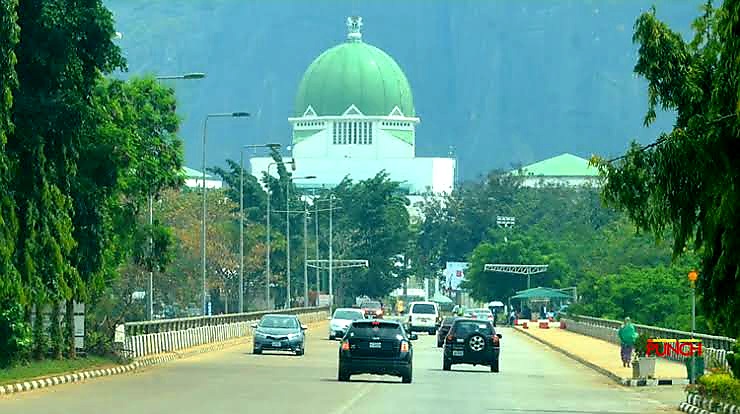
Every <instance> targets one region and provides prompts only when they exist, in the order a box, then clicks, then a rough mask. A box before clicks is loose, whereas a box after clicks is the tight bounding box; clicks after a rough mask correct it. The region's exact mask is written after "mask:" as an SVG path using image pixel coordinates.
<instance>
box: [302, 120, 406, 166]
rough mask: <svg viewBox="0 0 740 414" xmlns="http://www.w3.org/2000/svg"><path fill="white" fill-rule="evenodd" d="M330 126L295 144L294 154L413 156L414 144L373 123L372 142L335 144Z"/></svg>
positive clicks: (325, 156) (334, 156)
mask: <svg viewBox="0 0 740 414" xmlns="http://www.w3.org/2000/svg"><path fill="white" fill-rule="evenodd" d="M327 125H328V127H327V128H325V129H323V130H321V131H320V132H318V133H316V134H314V135H312V136H311V137H309V138H305V139H303V140H302V141H300V142H298V143H297V144H295V145H293V156H295V157H296V158H324V159H344V158H361V159H375V160H378V159H384V158H407V159H408V158H413V157H414V146H413V145H411V144H409V143H407V142H405V141H402V140H400V139H398V138H396V137H394V136H392V135H390V134H389V133H387V132H385V131H383V130H381V129H380V128H379V127H378V122H374V123H373V143H372V144H366V145H365V144H363V145H360V144H357V145H349V144H336V145H335V144H334V143H333V132H332V131H333V126H332V125H333V124H332V123H331V122H327Z"/></svg>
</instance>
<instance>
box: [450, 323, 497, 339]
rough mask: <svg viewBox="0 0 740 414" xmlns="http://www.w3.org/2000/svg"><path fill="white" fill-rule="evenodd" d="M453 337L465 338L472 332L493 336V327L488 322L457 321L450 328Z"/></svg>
mask: <svg viewBox="0 0 740 414" xmlns="http://www.w3.org/2000/svg"><path fill="white" fill-rule="evenodd" d="M452 330H453V331H454V333H455V336H458V337H465V336H468V335H470V334H472V333H474V332H477V333H480V334H482V335H493V327H492V326H491V324H490V323H488V322H474V321H458V322H456V323H455V324H454V325H453V326H452Z"/></svg>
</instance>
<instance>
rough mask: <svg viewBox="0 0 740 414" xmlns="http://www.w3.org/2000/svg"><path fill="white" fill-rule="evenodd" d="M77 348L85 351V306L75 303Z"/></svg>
mask: <svg viewBox="0 0 740 414" xmlns="http://www.w3.org/2000/svg"><path fill="white" fill-rule="evenodd" d="M73 317H74V332H75V348H77V349H79V350H83V349H85V304H84V303H78V302H75V303H74V315H73Z"/></svg>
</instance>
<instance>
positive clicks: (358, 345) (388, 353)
mask: <svg viewBox="0 0 740 414" xmlns="http://www.w3.org/2000/svg"><path fill="white" fill-rule="evenodd" d="M415 339H417V336H416V335H414V334H410V335H408V334H407V333H406V331H405V330H404V329H403V327H402V326H401V324H400V323H398V322H396V321H389V320H378V319H375V320H363V321H354V322H352V325H350V327H349V329H348V330H347V334H346V335H345V336H344V339H343V340H342V344H341V345H340V347H339V370H338V379H339V381H349V379H350V377H351V376H352V375H355V374H375V375H392V376H396V377H401V378H402V381H403V382H404V383H406V384H408V383H411V376H412V371H413V369H412V367H413V364H412V361H413V349H412V347H411V341H412V340H415Z"/></svg>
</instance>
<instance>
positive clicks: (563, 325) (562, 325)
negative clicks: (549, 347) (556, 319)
mask: <svg viewBox="0 0 740 414" xmlns="http://www.w3.org/2000/svg"><path fill="white" fill-rule="evenodd" d="M560 329H566V328H565V321H562V320H561V321H560Z"/></svg>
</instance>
